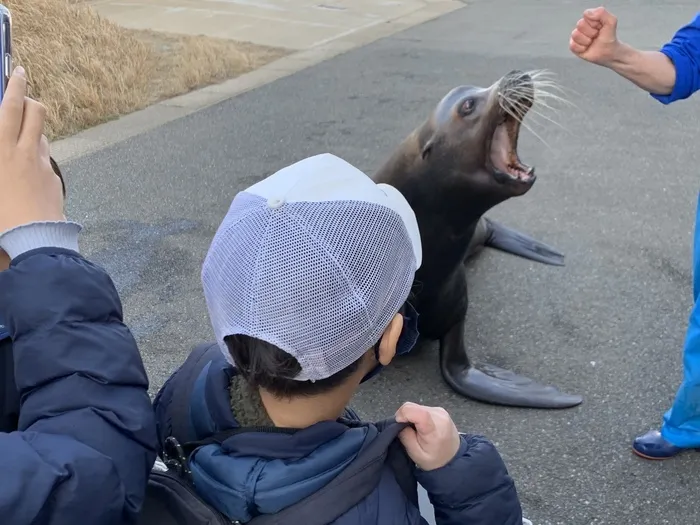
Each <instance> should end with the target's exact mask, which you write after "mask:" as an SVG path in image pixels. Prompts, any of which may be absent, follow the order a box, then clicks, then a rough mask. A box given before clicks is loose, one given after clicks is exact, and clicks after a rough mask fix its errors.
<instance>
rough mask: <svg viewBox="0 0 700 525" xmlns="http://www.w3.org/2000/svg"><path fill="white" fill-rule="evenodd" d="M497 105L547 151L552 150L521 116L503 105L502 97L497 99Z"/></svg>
mask: <svg viewBox="0 0 700 525" xmlns="http://www.w3.org/2000/svg"><path fill="white" fill-rule="evenodd" d="M498 104H499V105H500V106H501V109H503V111H505V112H506V113H508V114H509V115H510V116H511V117H513V118H514V119H516V120H517V121H518V122H519V123H520V125H521V126H523V127H524V128H525V129H526V130H528V131H529V132H530V133H532V134H533V135H534V136H535V137H536V138H537V139H538V140H539V141H540V142H541V143H542V144H544V145H545V146H546V147H547V149H549V150H551V149H552V147H551V146H550V145H549V143H548V142H547V141H546V140H544V139H543V138H542V137H540V136H539V135H538V134H537V132H536V131H535V130H534V129H532V127H531V126H529V125H528V124H527V123H526V122H525V121H524V120H523V119H522V116H518V115H516V114H515V113H514V112H513V111H512V110H511V108H509V107H508V106H507V105H505V104H504V103H503V98H502V97H498Z"/></svg>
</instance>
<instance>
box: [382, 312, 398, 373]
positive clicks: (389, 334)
mask: <svg viewBox="0 0 700 525" xmlns="http://www.w3.org/2000/svg"><path fill="white" fill-rule="evenodd" d="M401 330H403V316H402V315H401V314H396V315H395V316H394V318H393V319H392V320H391V323H389V326H387V327H386V330H384V333H383V334H382V339H381V342H380V343H379V362H380V363H381V364H382V365H384V366H387V365H388V364H389V363H391V360H392V359H394V356H395V355H396V345H397V344H398V343H399V336H400V335H401Z"/></svg>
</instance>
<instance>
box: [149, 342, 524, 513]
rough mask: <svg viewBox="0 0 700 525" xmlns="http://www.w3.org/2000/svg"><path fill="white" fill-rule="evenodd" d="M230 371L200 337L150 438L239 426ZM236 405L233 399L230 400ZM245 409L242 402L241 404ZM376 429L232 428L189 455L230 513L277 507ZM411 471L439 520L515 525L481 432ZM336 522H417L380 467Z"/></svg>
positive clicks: (319, 479) (203, 486)
mask: <svg viewBox="0 0 700 525" xmlns="http://www.w3.org/2000/svg"><path fill="white" fill-rule="evenodd" d="M235 374H236V370H235V368H234V367H232V366H231V365H230V364H229V363H228V362H227V361H226V360H225V359H224V357H223V355H222V354H221V353H220V351H219V349H218V347H217V345H216V344H210V345H202V346H201V347H198V348H196V349H195V350H194V352H192V353H191V354H190V356H189V358H188V359H187V361H186V362H185V363H184V364H183V365H182V366H181V367H180V368H179V369H178V370H177V371H176V372H175V373H174V374H173V375H172V376H171V377H170V379H169V380H168V381H167V383H166V384H165V385H164V386H163V388H162V389H161V390H160V392H159V393H158V395H157V396H156V399H155V401H154V409H155V411H156V424H157V427H158V439H159V442H160V444H161V446H162V445H163V443H164V441H165V439H166V438H167V437H168V436H174V437H175V438H176V439H177V440H178V441H180V442H181V443H187V442H194V441H200V440H203V439H206V438H208V437H210V436H212V435H213V434H216V433H219V432H222V431H226V430H230V429H235V428H237V427H239V424H238V421H237V420H236V416H235V414H234V412H235V406H234V408H233V410H232V408H231V399H232V395H231V392H230V385H231V381H232V378H233V377H234V375H235ZM234 404H235V403H234ZM249 409H250V407H247V408H246V410H249ZM380 431H381V428H378V427H377V426H376V425H374V424H371V423H366V424H363V425H359V426H356V425H352V426H348V425H346V424H343V422H342V420H339V421H326V422H322V423H318V424H316V425H313V426H311V427H309V428H306V429H303V430H299V431H296V432H295V433H293V434H289V433H280V432H274V431H266V430H265V429H260V431H257V429H256V431H252V432H245V433H239V434H235V435H232V436H231V437H229V438H228V439H226V440H225V441H223V443H222V444H221V445H219V444H213V445H206V446H203V447H200V448H199V449H197V450H196V451H195V452H194V454H193V456H192V458H191V461H190V468H191V471H192V475H193V481H194V485H195V487H196V490H197V492H198V493H199V495H200V496H201V497H202V498H203V499H204V500H205V501H207V502H208V503H209V504H210V505H212V506H213V507H214V508H216V509H217V510H219V511H220V512H221V513H222V514H224V515H225V516H227V517H228V518H229V519H231V520H233V521H239V522H241V523H246V522H247V521H249V520H250V519H251V518H252V517H253V516H256V515H258V514H270V513H274V512H277V511H279V510H281V509H284V508H286V507H287V506H289V505H291V504H293V503H296V502H297V501H300V500H301V499H303V498H305V497H307V496H309V495H310V494H312V493H315V492H316V491H318V490H319V489H320V488H322V487H323V486H325V485H326V484H327V483H328V482H329V481H330V480H331V479H333V478H334V477H335V476H337V475H338V474H339V473H340V472H341V471H342V470H343V469H344V468H346V467H347V466H348V465H349V464H351V463H352V461H353V460H354V458H355V457H356V455H357V453H358V451H359V450H361V449H362V448H363V447H364V446H365V445H366V444H367V442H368V441H369V440H372V439H374V438H375V437H376V436H377V435H378V432H380ZM415 477H416V479H417V481H418V483H420V484H421V485H422V486H423V487H424V488H425V489H426V490H427V492H428V494H429V496H430V500H431V503H432V504H433V506H434V510H435V518H436V521H437V524H438V525H522V523H523V521H522V511H521V508H520V501H519V499H518V495H517V492H516V489H515V485H514V483H513V479H512V478H511V477H510V476H509V475H508V471H507V469H506V466H505V464H504V463H503V460H502V459H501V456H500V455H499V453H498V451H497V450H496V448H495V447H494V445H493V444H492V443H490V442H489V441H488V440H486V439H485V438H483V437H480V436H474V435H463V436H462V443H461V446H460V449H459V452H458V454H457V456H456V457H455V459H454V460H452V462H450V463H449V464H447V465H446V466H445V467H443V468H441V469H438V470H435V471H431V472H423V471H420V470H419V469H416V471H415ZM335 523H336V525H371V524H377V525H424V524H425V523H426V522H425V521H424V519H423V518H422V517H421V514H420V511H419V509H418V508H417V507H416V506H415V505H414V504H412V503H411V502H410V501H409V499H408V497H407V496H406V495H405V494H404V492H403V491H402V490H401V488H400V486H399V484H398V483H397V481H396V479H395V477H394V474H393V471H392V470H391V469H390V468H389V466H386V467H385V471H384V472H383V475H382V478H381V481H380V483H379V485H378V486H377V488H376V489H375V490H374V492H372V493H371V494H370V495H369V496H367V497H366V498H365V499H364V500H363V501H361V502H360V504H358V505H357V506H355V507H354V508H352V509H351V510H350V511H348V512H347V513H346V514H345V515H343V516H342V517H341V518H339V519H338V520H336V522H335Z"/></svg>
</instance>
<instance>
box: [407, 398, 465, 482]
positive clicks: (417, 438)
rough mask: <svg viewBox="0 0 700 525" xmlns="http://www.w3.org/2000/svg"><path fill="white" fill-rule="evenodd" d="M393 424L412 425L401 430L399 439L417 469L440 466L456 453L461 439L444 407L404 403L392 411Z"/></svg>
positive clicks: (445, 463) (433, 468)
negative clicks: (394, 412) (394, 416)
mask: <svg viewBox="0 0 700 525" xmlns="http://www.w3.org/2000/svg"><path fill="white" fill-rule="evenodd" d="M396 421H398V422H400V423H406V422H407V423H413V425H414V426H415V427H416V428H415V430H414V429H413V428H410V427H409V428H406V429H404V430H402V431H401V433H400V434H399V440H401V444H402V445H403V446H404V448H405V449H406V452H407V453H408V455H409V457H410V458H411V459H412V460H413V461H414V462H415V463H416V465H418V466H419V467H420V468H421V469H423V470H426V471H427V470H435V469H439V468H440V467H444V466H445V465H447V464H448V463H449V462H450V461H452V459H454V457H455V455H456V454H457V451H458V450H459V445H460V440H461V438H460V437H459V432H458V431H457V427H455V424H454V423H453V422H452V418H451V417H450V415H449V414H448V413H447V411H446V410H445V409H444V408H440V407H424V406H421V405H416V404H415V403H404V404H403V405H402V406H401V408H399V410H398V412H396Z"/></svg>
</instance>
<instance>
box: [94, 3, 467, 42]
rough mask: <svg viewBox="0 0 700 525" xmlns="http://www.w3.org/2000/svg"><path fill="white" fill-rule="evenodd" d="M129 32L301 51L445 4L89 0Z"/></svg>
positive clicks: (106, 16)
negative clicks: (154, 33) (196, 36)
mask: <svg viewBox="0 0 700 525" xmlns="http://www.w3.org/2000/svg"><path fill="white" fill-rule="evenodd" d="M89 3H90V4H91V5H92V6H93V7H95V8H96V9H97V11H98V12H99V13H100V14H101V15H103V16H104V17H105V18H107V19H109V20H112V21H113V22H116V23H118V24H120V25H122V26H124V27H129V28H132V29H153V30H156V31H165V32H172V33H182V34H191V35H206V36H212V37H218V38H228V39H232V40H240V41H245V42H253V43H255V44H261V45H268V46H274V47H283V48H287V49H294V50H303V49H309V48H311V47H314V46H318V45H321V44H324V43H326V42H330V41H332V40H335V39H337V38H339V37H343V36H347V35H350V34H353V33H356V32H358V31H362V30H364V29H367V28H370V27H373V26H376V25H379V24H383V23H386V22H388V21H391V20H395V19H397V18H401V17H405V16H407V15H410V14H412V13H416V12H418V11H421V10H423V9H425V8H426V7H429V6H431V5H432V6H435V5H438V6H439V5H440V4H454V3H455V2H453V1H450V0H93V1H91V2H89Z"/></svg>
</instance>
